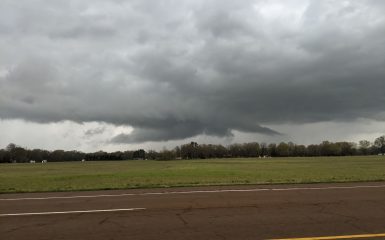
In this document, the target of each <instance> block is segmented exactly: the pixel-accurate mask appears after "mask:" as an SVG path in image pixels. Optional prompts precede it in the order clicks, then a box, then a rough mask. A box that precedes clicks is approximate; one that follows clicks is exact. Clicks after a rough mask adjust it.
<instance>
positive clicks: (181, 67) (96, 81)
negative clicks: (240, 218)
mask: <svg viewBox="0 0 385 240" xmlns="http://www.w3.org/2000/svg"><path fill="white" fill-rule="evenodd" d="M384 12H385V1H380V0H356V1H337V0H325V1H316V0H293V1H278V0H244V1H230V0H212V1H203V0H179V1H176V0H174V1H171V0H162V1H150V0H130V1H120V0H114V1H102V0H94V1H88V0H80V1H75V0H68V1H59V0H50V1H47V0H21V1H12V0H1V1H0V148H4V147H6V145H7V144H8V143H11V142H12V143H16V144H18V145H21V146H23V147H27V148H43V149H50V150H53V149H66V150H70V149H74V150H81V151H97V150H106V151H115V150H126V149H137V148H139V147H140V148H144V149H147V150H148V149H161V148H163V147H167V148H171V147H174V146H176V145H180V144H183V143H186V142H189V141H198V143H214V144H224V145H228V144H231V143H235V142H237V143H242V142H253V141H258V142H280V141H292V142H295V143H298V144H311V143H319V142H321V141H323V140H331V141H354V142H358V141H359V140H362V139H367V140H370V141H373V140H374V139H375V138H376V137H378V136H381V135H384V134H385V48H384V46H385V31H384V29H385V15H384V14H383V13H384Z"/></svg>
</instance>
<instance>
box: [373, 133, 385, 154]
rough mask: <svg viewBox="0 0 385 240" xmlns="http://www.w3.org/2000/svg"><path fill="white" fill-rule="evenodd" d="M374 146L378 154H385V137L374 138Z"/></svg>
mask: <svg viewBox="0 0 385 240" xmlns="http://www.w3.org/2000/svg"><path fill="white" fill-rule="evenodd" d="M374 146H375V147H376V148H377V149H378V152H379V153H381V154H384V153H385V135H384V136H381V137H378V138H376V140H374Z"/></svg>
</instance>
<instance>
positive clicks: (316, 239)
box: [270, 233, 385, 240]
mask: <svg viewBox="0 0 385 240" xmlns="http://www.w3.org/2000/svg"><path fill="white" fill-rule="evenodd" d="M375 237H385V233H378V234H361V235H344V236H328V237H305V238H279V239H270V240H331V239H354V238H375ZM384 239H385V238H384Z"/></svg>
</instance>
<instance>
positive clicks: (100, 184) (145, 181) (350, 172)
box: [0, 156, 385, 193]
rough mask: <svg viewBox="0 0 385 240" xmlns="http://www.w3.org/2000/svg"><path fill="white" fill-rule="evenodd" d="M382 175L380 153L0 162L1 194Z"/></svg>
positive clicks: (347, 179)
mask: <svg viewBox="0 0 385 240" xmlns="http://www.w3.org/2000/svg"><path fill="white" fill-rule="evenodd" d="M384 180H385V157H383V156H370V157H368V156H364V157H317V158H270V159H252V158H248V159H209V160H183V161H180V160H179V161H163V162H160V161H114V162H84V163H82V162H70V163H47V164H37V163H36V164H29V163H28V164H1V165H0V192H1V193H10V192H44V191H73V190H96V189H126V188H152V187H177V186H203V185H237V184H276V183H319V182H354V181H384Z"/></svg>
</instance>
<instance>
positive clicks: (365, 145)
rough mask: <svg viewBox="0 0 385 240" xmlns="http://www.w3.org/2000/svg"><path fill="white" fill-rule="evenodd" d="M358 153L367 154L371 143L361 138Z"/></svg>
mask: <svg viewBox="0 0 385 240" xmlns="http://www.w3.org/2000/svg"><path fill="white" fill-rule="evenodd" d="M358 146H359V150H360V153H361V154H362V155H368V154H369V148H370V146H371V143H370V142H369V141H368V140H361V141H359V143H358Z"/></svg>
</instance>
